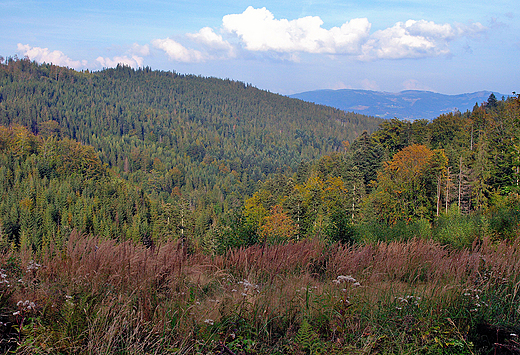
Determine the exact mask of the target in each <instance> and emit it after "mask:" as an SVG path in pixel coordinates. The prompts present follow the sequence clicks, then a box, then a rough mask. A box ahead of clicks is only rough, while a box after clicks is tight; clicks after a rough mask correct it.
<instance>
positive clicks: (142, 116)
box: [0, 58, 381, 245]
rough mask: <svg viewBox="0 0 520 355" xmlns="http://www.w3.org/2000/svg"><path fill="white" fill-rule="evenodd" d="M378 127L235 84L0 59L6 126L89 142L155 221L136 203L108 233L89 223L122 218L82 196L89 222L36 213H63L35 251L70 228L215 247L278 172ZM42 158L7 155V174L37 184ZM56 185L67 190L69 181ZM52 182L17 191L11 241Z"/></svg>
mask: <svg viewBox="0 0 520 355" xmlns="http://www.w3.org/2000/svg"><path fill="white" fill-rule="evenodd" d="M380 122H381V120H380V119H379V118H374V117H368V116H363V115H359V114H354V113H348V112H344V111H340V110H337V109H333V108H330V107H325V106H320V105H315V104H311V103H306V102H303V101H300V100H296V99H290V98H287V97H285V96H281V95H276V94H272V93H269V92H266V91H262V90H258V89H256V88H254V87H252V86H249V85H245V84H243V83H240V82H235V81H231V80H222V79H216V78H203V77H199V76H191V75H178V74H176V73H174V72H162V71H153V70H151V69H150V68H143V69H139V70H134V69H131V68H129V67H124V66H118V67H117V68H115V69H106V70H103V71H100V72H77V71H74V70H71V69H68V68H64V67H59V66H55V65H50V64H41V65H40V64H37V63H35V62H31V61H29V60H28V59H17V58H8V59H7V60H5V62H2V63H0V125H3V126H4V127H9V126H11V127H14V126H13V125H21V126H25V127H27V128H28V129H29V132H28V133H27V134H33V135H36V138H34V139H35V140H38V141H39V142H47V140H48V139H50V138H52V139H55V140H57V141H59V142H61V141H62V140H63V139H72V140H75V141H77V142H80V143H82V144H84V145H90V146H92V147H93V154H94V155H95V156H96V159H97V158H98V157H99V159H100V164H105V166H103V169H105V170H106V174H108V175H110V179H111V181H113V179H115V178H119V179H122V180H127V181H129V182H130V183H131V184H133V186H139V191H141V192H140V193H143V192H144V193H145V194H146V199H148V198H149V199H150V201H152V204H153V206H154V209H153V213H152V214H151V215H150V211H149V209H148V207H147V209H145V212H143V211H138V210H139V209H138V208H133V207H128V206H127V207H128V208H130V210H132V211H133V212H131V213H130V212H129V214H128V213H127V215H128V216H129V217H128V221H123V222H119V221H118V222H117V223H112V222H111V224H110V227H100V226H99V225H95V223H94V224H92V223H90V222H88V221H91V222H92V219H93V218H95V219H96V220H97V219H98V218H101V219H103V218H112V217H113V218H115V216H116V215H115V214H113V213H112V214H109V215H106V214H103V213H101V214H98V210H97V209H96V208H97V207H93V206H96V204H99V203H100V201H103V200H102V199H101V200H100V201H93V200H89V199H87V200H85V201H87V202H85V206H87V207H88V208H87V207H86V208H85V209H84V210H81V213H80V214H81V215H82V216H84V218H85V221H87V222H88V223H86V222H85V221H83V222H81V223H79V222H78V223H76V224H74V223H71V222H70V221H68V220H66V219H63V218H65V217H64V215H66V214H68V213H69V212H67V211H65V210H66V208H65V207H63V209H62V210H63V211H62V212H63V213H62V212H56V213H54V212H48V213H47V212H45V211H46V208H47V207H46V206H47V205H45V204H43V205H41V206H40V205H38V208H40V207H41V208H43V210H42V211H40V212H41V213H43V214H42V215H38V216H36V215H35V216H33V217H34V218H35V222H34V223H36V224H34V226H36V225H37V224H38V223H39V222H38V221H42V218H47V217H48V216H47V217H45V216H46V215H45V213H47V214H48V215H49V216H50V215H52V216H54V217H52V218H50V220H53V219H54V224H52V223H50V222H49V223H47V224H45V225H44V226H45V228H44V226H42V227H41V228H40V227H39V228H36V229H38V231H34V230H32V231H31V233H32V235H33V236H34V238H33V239H34V243H33V244H34V245H40V244H41V243H42V238H44V236H45V235H47V236H46V237H45V238H48V237H49V235H50V234H53V233H54V234H56V233H58V229H59V233H63V232H64V230H65V229H67V228H69V227H70V228H77V229H78V230H80V231H82V232H87V233H95V234H99V233H102V234H105V235H108V234H118V233H119V235H113V236H112V237H115V238H129V237H131V238H134V239H136V238H137V239H138V238H139V237H138V236H136V235H135V234H136V233H142V235H141V236H140V237H141V239H143V238H149V237H157V236H161V238H169V237H174V238H177V237H179V236H180V235H184V233H186V235H190V236H191V237H192V238H194V236H197V237H196V238H194V239H196V240H197V241H201V240H202V239H204V238H206V239H214V237H215V236H214V234H215V233H218V229H219V227H218V226H219V225H221V223H220V220H221V219H222V218H224V217H223V216H225V215H226V214H233V213H235V212H236V211H237V209H238V208H240V206H241V204H242V201H243V200H244V198H245V197H247V196H250V195H251V194H252V193H253V192H254V191H255V190H256V189H257V186H258V182H259V181H263V180H265V179H266V178H267V177H268V176H271V175H272V174H274V173H283V174H292V173H294V172H295V171H296V169H297V167H298V166H299V164H300V163H301V162H302V161H310V160H312V159H317V158H319V157H320V156H321V155H323V154H326V153H330V152H334V151H339V150H343V149H344V147H345V145H346V142H348V141H353V140H354V139H355V137H356V136H357V135H359V134H360V133H361V132H363V131H365V130H368V131H369V132H372V131H374V130H375V129H376V128H377V126H378V125H379V123H380ZM8 131H9V130H8ZM8 131H6V132H8ZM6 134H7V133H6ZM10 134H11V133H10ZM13 144H15V143H13ZM41 144H43V146H45V144H47V143H45V144H44V143H41ZM347 145H348V144H347ZM9 149H10V148H9ZM33 154H36V158H30V156H31V154H29V156H28V160H27V161H26V160H25V158H24V159H22V160H20V159H21V158H22V157H17V158H16V159H18V160H17V161H13V160H12V158H9V155H8V156H6V157H5V159H7V160H6V162H9V164H10V165H6V168H7V169H9V171H10V172H6V174H10V173H11V172H12V173H14V172H15V171H18V170H20V171H22V173H21V175H19V184H22V185H23V184H27V183H29V182H27V181H26V180H27V179H28V180H30V181H36V180H34V178H33V175H34V173H33V171H34V169H35V167H34V166H33V165H34V164H40V163H38V161H39V159H40V158H41V157H39V155H38V154H39V153H38V152H37V151H35V152H33ZM10 159H11V160H10ZM31 159H36V160H37V161H36V162H34V161H32V160H31ZM6 164H7V163H6ZM13 164H14V165H13ZM17 169H18V170H17ZM108 175H107V176H108ZM34 176H36V175H34ZM40 178H43V177H42V176H41V173H40ZM54 178H55V179H59V181H58V180H56V181H55V184H61V183H62V182H63V179H65V178H67V176H66V175H60V176H57V177H56V176H55V177H54ZM6 181H7V180H6ZM49 181H50V180H49V178H47V180H46V181H42V182H41V186H42V187H41V188H36V190H35V191H36V192H34V191H33V192H31V193H29V195H27V194H26V195H27V196H25V195H24V196H22V195H23V194H24V193H26V192H27V189H25V188H24V189H22V190H23V191H25V192H23V193H22V192H20V196H19V197H20V198H18V197H16V196H14V195H13V196H11V200H9V201H10V202H9V203H8V204H6V205H5V209H7V208H8V207H9V209H10V210H11V209H12V208H14V207H12V206H16V208H14V210H12V211H11V212H12V213H11V212H9V213H10V214H9V213H8V215H9V216H11V217H12V218H11V217H10V219H9V222H8V223H7V222H5V221H7V219H6V218H2V219H3V220H4V222H2V221H0V222H1V223H3V224H4V232H5V233H7V234H8V235H9V240H10V241H19V239H20V238H21V237H22V235H27V233H29V231H28V229H27V230H26V231H25V232H24V231H23V230H22V229H23V228H24V226H23V221H22V220H23V218H25V217H23V216H22V212H21V211H20V210H19V201H21V200H23V198H26V197H28V198H29V199H30V200H32V201H33V202H32V203H33V205H34V206H37V205H36V204H35V203H36V202H37V201H40V200H38V198H40V195H41V194H42V193H44V194H48V193H50V192H48V188H50V187H48V186H47V185H46V184H48V183H49ZM6 183H7V182H6ZM31 184H32V182H31ZM38 184H40V182H38ZM6 186H7V185H6ZM20 186H21V185H20ZM46 186H47V187H46ZM128 188H130V187H128ZM5 189H6V190H4V194H7V195H8V194H9V193H8V192H7V189H8V187H5ZM96 189H97V187H96ZM131 189H134V187H132V188H131ZM73 190H74V189H73ZM13 191H14V190H13ZM16 191H18V190H16ZM45 191H47V192H45ZM74 191H75V192H77V193H79V194H80V195H82V193H83V192H82V191H83V190H81V191H78V190H77V189H76V190H74ZM89 191H97V190H95V189H94V190H89ZM132 191H134V190H132ZM17 193H18V192H17ZM53 193H58V192H57V191H55V192H53ZM31 194H32V195H31ZM103 194H104V192H103V193H101V195H103ZM15 195H16V194H15ZM64 195H67V193H66V192H64ZM123 195H124V194H123ZM49 198H50V197H49ZM52 198H54V197H52ZM52 198H51V200H52ZM60 198H61V197H60ZM51 200H49V201H51ZM131 201H134V200H133V199H132V198H129V204H131V203H132V202H131ZM60 203H61V202H60ZM67 206H68V205H67ZM11 207H12V208H11ZM67 208H68V207H67ZM118 208H119V207H118ZM125 208H126V207H125ZM40 212H38V213H40ZM228 212H229V213H228ZM42 216H43V217H42ZM102 216H104V217H102ZM110 216H112V217H110ZM134 216H135V218H133V217H134ZM58 219H63V221H61V220H60V221H58ZM50 220H49V221H50ZM62 222H63V223H62ZM65 222H66V223H65ZM127 222H128V224H129V226H127V225H126V223H127ZM1 223H0V224H1ZM6 223H7V224H8V226H7V227H6V225H7V224H6ZM89 223H90V224H89ZM152 225H153V228H152ZM65 226H67V228H63V227H65ZM53 228H54V229H53ZM103 230H104V231H105V232H102V231H103ZM131 230H132V231H133V232H132V231H131ZM136 231H140V232H136Z"/></svg>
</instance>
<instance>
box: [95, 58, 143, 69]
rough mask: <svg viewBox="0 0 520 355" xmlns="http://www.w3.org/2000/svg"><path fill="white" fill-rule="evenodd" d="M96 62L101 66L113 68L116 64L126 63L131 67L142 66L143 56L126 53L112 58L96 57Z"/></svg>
mask: <svg viewBox="0 0 520 355" xmlns="http://www.w3.org/2000/svg"><path fill="white" fill-rule="evenodd" d="M96 62H97V63H99V65H100V66H101V67H103V68H113V67H116V66H117V65H118V64H124V65H128V66H130V67H132V68H140V67H142V66H143V58H142V57H139V56H136V55H133V56H131V57H128V56H126V55H125V56H122V57H121V56H120V57H118V56H116V57H113V58H103V57H98V58H97V59H96Z"/></svg>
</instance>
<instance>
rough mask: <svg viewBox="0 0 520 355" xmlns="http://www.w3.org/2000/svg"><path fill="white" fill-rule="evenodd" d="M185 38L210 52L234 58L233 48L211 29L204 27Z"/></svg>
mask: <svg viewBox="0 0 520 355" xmlns="http://www.w3.org/2000/svg"><path fill="white" fill-rule="evenodd" d="M187 36H188V38H190V39H191V40H193V41H195V42H197V43H200V44H202V45H204V46H205V47H206V48H208V49H210V50H214V51H222V52H225V53H227V55H228V56H229V57H234V56H235V50H234V48H233V46H232V45H231V44H230V43H229V42H228V41H225V40H224V39H223V38H222V36H221V35H218V34H216V33H215V32H214V31H213V29H212V28H209V27H204V28H202V29H200V31H199V32H197V33H188V34H187Z"/></svg>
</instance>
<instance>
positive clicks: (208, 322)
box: [204, 318, 214, 325]
mask: <svg viewBox="0 0 520 355" xmlns="http://www.w3.org/2000/svg"><path fill="white" fill-rule="evenodd" d="M204 323H206V324H209V325H213V324H214V322H213V319H209V318H208V319H206V320H205V321H204Z"/></svg>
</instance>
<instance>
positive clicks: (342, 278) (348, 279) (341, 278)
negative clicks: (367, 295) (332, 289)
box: [336, 275, 357, 282]
mask: <svg viewBox="0 0 520 355" xmlns="http://www.w3.org/2000/svg"><path fill="white" fill-rule="evenodd" d="M336 279H337V280H338V281H339V282H357V280H356V279H355V278H353V277H352V276H350V275H348V276H343V275H339V276H338V277H337V278H336Z"/></svg>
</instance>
